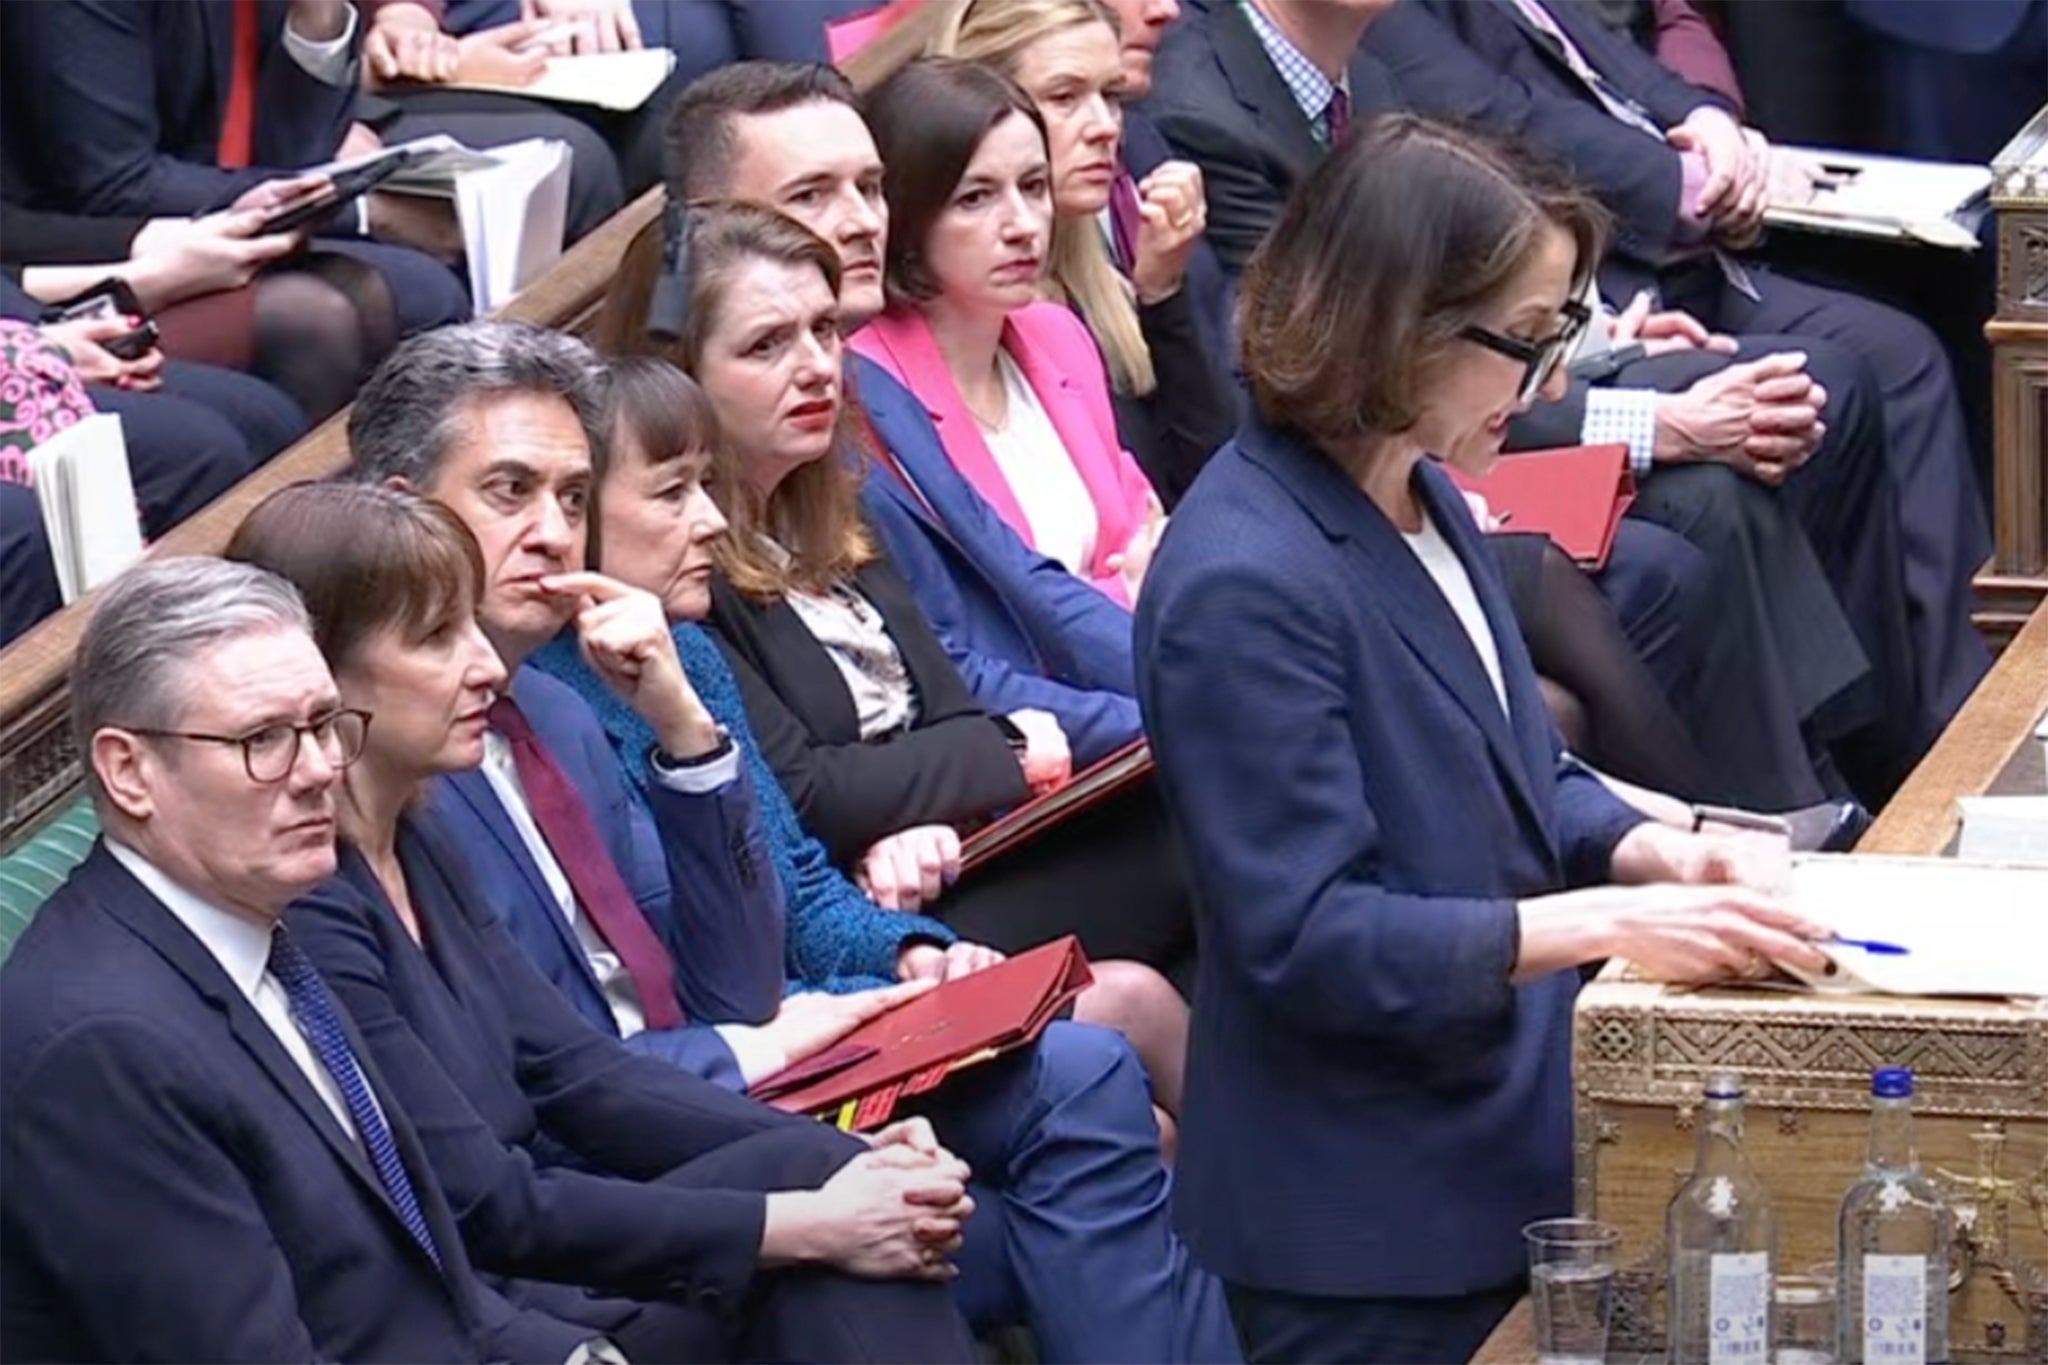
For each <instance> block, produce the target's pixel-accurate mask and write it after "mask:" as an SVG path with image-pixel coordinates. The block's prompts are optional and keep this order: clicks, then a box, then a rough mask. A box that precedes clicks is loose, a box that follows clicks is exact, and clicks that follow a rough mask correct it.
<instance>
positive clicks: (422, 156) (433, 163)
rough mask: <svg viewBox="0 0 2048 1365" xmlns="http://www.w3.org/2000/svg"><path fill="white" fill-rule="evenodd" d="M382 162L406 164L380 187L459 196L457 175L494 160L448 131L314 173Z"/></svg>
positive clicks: (442, 196)
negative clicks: (463, 143) (463, 142)
mask: <svg viewBox="0 0 2048 1365" xmlns="http://www.w3.org/2000/svg"><path fill="white" fill-rule="evenodd" d="M381 161H397V162H400V163H402V164H401V165H400V166H399V168H398V169H397V170H395V171H393V172H392V173H391V174H390V176H389V177H387V178H386V179H384V180H381V181H379V182H378V184H377V188H378V189H380V190H390V191H391V192H393V193H394V194H419V195H426V196H428V197H430V198H435V199H452V198H454V197H455V177H456V176H458V175H460V174H461V173H462V172H464V171H474V170H482V169H484V168H486V167H488V166H490V165H491V164H492V163H491V153H489V152H478V151H472V150H471V149H470V148H468V147H465V146H463V145H462V144H461V143H459V142H457V141H456V140H455V139H454V138H452V137H449V136H448V135H447V134H446V133H436V134H434V135H433V136H432V137H417V138H414V139H412V141H410V142H394V143H392V144H391V145H390V146H389V147H385V148H382V149H380V150H378V151H374V152H371V153H370V154H369V155H368V156H358V157H352V158H350V159H349V160H347V161H330V162H328V163H327V164H326V165H324V166H314V167H312V168H311V173H317V174H320V175H329V176H333V175H340V174H342V173H343V172H346V171H354V170H359V169H361V168H362V167H365V166H374V165H376V164H377V163H378V162H381Z"/></svg>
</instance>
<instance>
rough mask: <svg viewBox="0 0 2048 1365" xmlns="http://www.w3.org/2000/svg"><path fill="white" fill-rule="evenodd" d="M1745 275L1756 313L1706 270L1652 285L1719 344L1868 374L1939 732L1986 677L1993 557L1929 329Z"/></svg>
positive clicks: (1926, 691) (1777, 278) (1957, 413)
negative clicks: (1985, 586) (1982, 622)
mask: <svg viewBox="0 0 2048 1365" xmlns="http://www.w3.org/2000/svg"><path fill="white" fill-rule="evenodd" d="M1750 275H1751V277H1752V279H1753V281H1754V283H1755V285H1756V288H1757V291H1758V293H1759V295H1760V298H1761V302H1758V301H1755V300H1752V299H1750V298H1748V297H1747V296H1746V295H1744V294H1742V293H1741V292H1739V291H1738V290H1736V289H1735V288H1733V287H1732V286H1731V285H1729V284H1728V282H1727V280H1726V279H1725V278H1724V277H1723V276H1722V274H1721V272H1720V270H1718V269H1717V268H1715V267H1714V266H1713V265H1712V264H1711V263H1700V264H1696V265H1693V266H1690V267H1687V268H1684V269H1682V270H1678V271H1667V272H1666V274H1665V276H1664V278H1663V279H1662V280H1661V281H1660V283H1661V285H1662V288H1663V291H1664V303H1665V305H1666V306H1667V307H1672V308H1683V309H1685V310H1686V311H1687V312H1690V313H1692V314H1693V315H1694V316H1696V317H1698V318H1699V319H1700V320H1701V321H1702V322H1704V323H1706V324H1707V325H1708V326H1709V327H1713V328H1716V329H1718V330H1721V331H1725V332H1731V333H1750V334H1758V333H1778V334H1784V335H1790V336H1810V337H1819V338H1822V339H1825V340H1829V341H1833V342H1835V343H1836V344H1837V345H1839V346H1840V347H1841V348H1842V349H1843V350H1845V351H1847V352H1849V353H1850V354H1852V355H1855V356H1857V357H1860V358H1861V359H1862V360H1863V362H1864V363H1865V364H1866V365H1867V366H1868V367H1869V372H1870V374H1871V376H1872V377H1873V379H1874V380H1875V382H1876V386H1877V392H1878V397H1879V404H1880V408H1881V410H1882V413H1883V422H1884V435H1885V441H1884V449H1885V465H1886V468H1887V470H1888V472H1889V474H1890V477H1891V482H1892V488H1893V491H1894V493H1895V495H1896V496H1897V498H1898V506H1899V516H1900V530H1901V534H1902V549H1903V552H1904V558H1905V589H1906V608H1907V625H1908V630H1909V632H1910V634H1911V638H1912V641H1913V652H1914V656H1915V658H1916V660H1917V661H1918V664H1919V668H1920V682H1921V696H1922V698H1923V702H1924V704H1925V705H1926V706H1927V707H1928V708H1929V709H1930V712H1931V715H1932V716H1933V717H1934V718H1938V719H1939V720H1941V721H1942V722H1943V723H1945V722H1946V719H1947V717H1949V716H1952V715H1954V714H1955V712H1956V710H1957V709H1958V708H1959V707H1961V705H1962V703H1963V701H1964V699H1965V698H1967V697H1968V696H1969V694H1970V690H1971V689H1972V688H1974V687H1975V686H1976V684H1977V680H1978V679H1979V678H1981V677H1982V676H1983V675H1984V671H1985V670H1986V669H1987V668H1988V667H1989V666H1990V655H1989V653H1988V652H1987V651H1986V650H1985V648H1984V643H1983V641H1982V640H1980V639H1979V638H1978V637H1977V633H1976V631H1975V629H1974V628H1973V627H1972V626H1971V624H1970V604H1971V597H1970V580H1971V577H1972V576H1973V575H1974V574H1975V573H1976V571H1977V569H1978V568H1979V567H1980V566H1981V565H1982V564H1983V563H1984V561H1985V559H1986V558H1987V557H1988V556H1989V555H1990V553H1991V532H1990V527H1989V525H1988V524H1987V522H1986V520H1985V516H1984V505H1983V502H1982V501H1981V500H1980V497H1979V495H1978V491H1977V486H1976V475H1975V473H1974V472H1973V469H1972V464H1971V459H1970V451H1969V442H1968V439H1967V437H1966V435H1965V433H1964V429H1963V418H1962V411H1961V409H1960V408H1959V407H1958V406H1957V402H1956V391H1955V384H1954V382H1953V380H1952V379H1951V378H1950V373H1949V367H1948V362H1947V360H1946V358H1945V357H1944V356H1943V354H1942V350H1941V346H1940V345H1939V343H1937V342H1936V341H1935V339H1934V337H1933V335H1932V334H1931V333H1929V332H1928V330H1927V328H1926V327H1924V326H1923V325H1921V324H1920V323H1919V322H1918V321H1916V320H1914V319H1913V318H1910V317H1908V316H1906V315H1905V314H1903V313H1900V312H1898V311H1896V310H1895V309H1892V308H1888V307H1886V306H1885V305H1883V304H1880V303H1873V302H1871V301H1870V300H1868V299H1864V298H1861V297H1858V296H1857V295H1855V294H1849V293H1842V292H1839V291H1836V290H1831V289H1822V288H1819V287H1818V286H1815V285H1810V284H1807V283H1804V282H1803V281H1800V280H1795V279H1792V278H1791V277H1789V276H1785V275H1780V274H1777V273H1775V272H1773V271H1769V270H1765V269H1762V268H1757V267H1752V268H1751V270H1750ZM1937 728H1938V727H1937Z"/></svg>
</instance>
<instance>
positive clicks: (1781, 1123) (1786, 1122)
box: [1778, 1109, 1803, 1137]
mask: <svg viewBox="0 0 2048 1365" xmlns="http://www.w3.org/2000/svg"><path fill="white" fill-rule="evenodd" d="M1802 1123H1803V1120H1802V1119H1801V1117H1800V1114H1799V1111H1798V1110H1797V1109H1780V1110H1779V1111H1778V1131H1779V1132H1781V1133H1783V1134H1784V1135H1785V1136H1786V1137H1791V1136H1792V1135H1793V1134H1794V1133H1797V1132H1798V1131H1799V1129H1800V1127H1801V1125H1802Z"/></svg>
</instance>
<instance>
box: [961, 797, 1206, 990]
mask: <svg viewBox="0 0 2048 1365" xmlns="http://www.w3.org/2000/svg"><path fill="white" fill-rule="evenodd" d="M931 913H932V914H934V915H936V916H937V917H938V918H940V919H942V920H944V921H945V922H946V924H947V925H948V926H950V927H951V928H952V929H953V930H954V931H955V932H956V933H958V934H959V935H960V936H961V937H962V938H966V939H971V940H972V941H974V942H976V943H986V944H988V945H989V946H990V947H991V948H997V949H1000V950H1001V951H1003V952H1005V953H1020V952H1023V951H1024V950H1025V949H1026V948H1034V947H1036V946H1038V945H1039V944H1041V943H1045V942H1048V941H1049V940H1052V939H1055V938H1058V937H1060V936H1061V935H1063V934H1072V935H1074V936H1075V937H1077V938H1079V939H1080V940H1081V946H1082V947H1083V948H1085V949H1087V951H1088V956H1090V957H1092V958H1102V959H1107V958H1129V959H1133V960H1136V961H1139V962H1146V963H1150V964H1151V965H1152V966H1154V967H1157V968H1158V969H1159V970H1160V971H1162V972H1164V973H1166V974H1167V976H1169V977H1171V978H1173V979H1174V981H1175V984H1177V985H1180V986H1181V988H1182V990H1183V991H1186V990H1187V989H1188V984H1189V982H1190V981H1191V979H1192V965H1193V961H1194V952H1195V924H1194V904H1193V899H1192V897H1191V896H1190V894H1189V891H1188V882H1187V874H1186V872H1185V870H1184V867H1183V862H1182V858H1181V856H1180V847H1179V844H1178V843H1177V842H1176V836H1175V835H1174V833H1173V829H1172V826H1171V824H1170V823H1169V822H1168V820H1167V818H1166V811H1165V809H1164V807H1163V806H1161V804H1160V801H1159V793H1158V789H1157V787H1156V786H1155V785H1154V784H1153V783H1151V782H1149V781H1147V782H1142V783H1139V784H1138V785H1136V786H1133V787H1131V788H1128V789H1127V790H1125V791H1124V792H1122V793H1120V794H1118V795H1117V796H1115V797H1113V798H1111V799H1109V800H1107V801H1104V802H1102V803H1101V804H1099V805H1096V806H1092V807H1090V808H1088V809H1087V810H1084V811H1081V812H1078V813H1077V814H1075V815H1072V816H1070V817H1068V818H1067V819H1066V820H1064V821H1062V822H1061V823H1060V824H1058V825H1055V826H1053V827H1052V828H1051V829H1048V830H1046V831H1045V832H1044V833H1042V834H1040V835H1039V836H1038V837H1037V838H1036V839H1033V840H1030V841H1029V842H1027V843H1024V844H1021V845H1019V846H1018V847H1017V848H1015V849H1012V850H1011V851H1010V852H1009V853H1007V854H1005V855H1003V856H1002V857H1001V858H998V859H997V860H996V861H994V862H992V863H990V864H988V865H986V866H984V867H979V868H976V869H975V870H974V871H972V872H969V873H967V874H966V875H965V876H964V877H962V878H961V879H960V881H959V883H958V884H956V885H955V886H954V887H953V888H952V889H951V890H949V891H948V892H946V894H945V895H944V896H943V897H941V898H940V900H939V902H938V904H937V905H936V906H934V907H933V908H932V911H931Z"/></svg>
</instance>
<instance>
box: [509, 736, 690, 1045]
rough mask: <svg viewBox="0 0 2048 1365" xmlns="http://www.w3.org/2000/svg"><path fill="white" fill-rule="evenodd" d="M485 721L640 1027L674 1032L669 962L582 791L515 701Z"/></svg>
mask: <svg viewBox="0 0 2048 1365" xmlns="http://www.w3.org/2000/svg"><path fill="white" fill-rule="evenodd" d="M490 719H491V727H492V728H493V729H495V730H497V731H498V732H499V733H500V734H502V735H504V736H505V738H506V740H507V741H509V742H510V743H511V745H512V764H513V766H514V767H515V768H517V769H518V771H519V785H520V786H522V787H524V788H526V807H527V809H528V810H529V811H531V812H532V813H533V823H534V824H536V825H538V826H540V832H541V837H542V838H544V839H546V840H547V841H548V849H549V850H550V851H551V852H552V853H553V854H554V855H555V861H556V862H557V863H560V864H561V867H562V874H563V875H564V876H566V877H567V878H568V879H569V886H570V888H571V889H572V890H574V891H575V893H576V900H577V903H578V904H580V905H581V906H582V907H583V913H584V914H586V915H588V916H590V922H591V924H592V925H594V926H595V927H596V929H597V932H598V933H600V934H602V935H603V936H604V941H605V942H606V943H608V944H610V945H611V949H612V951H613V952H615V953H617V954H618V955H619V962H620V963H621V964H622V965H623V966H624V967H625V969H626V975H628V976H630V977H632V978H633V989H634V990H635V991H636V992H637V993H638V994H639V996H640V1008H641V1011H642V1012H643V1013H644V1014H645V1015H646V1016H647V1027H649V1028H679V1027H681V1025H682V1023H683V1010H682V1006H681V1005H679V1004H678V1003H677V1002H676V972H675V964H674V963H673V962H671V961H669V956H668V949H667V948H665V947H663V946H662V942H661V940H660V939H658V938H656V937H655V935H654V929H653V927H652V926H651V925H649V924H648V923H647V917H646V916H645V915H643V914H641V913H640V906H639V904H638V902H636V901H635V900H634V899H633V893H632V892H631V891H630V890H628V889H627V887H626V881H625V878H623V877H621V876H620V875H619V869H618V865H617V864H615V863H614V862H612V855H611V853H610V852H609V851H608V850H607V849H606V848H605V846H604V839H603V838H602V837H601V836H600V835H599V834H598V832H597V823H596V822H595V821H594V820H592V819H591V818H590V808H589V807H588V806H586V805H584V804H583V796H582V793H580V792H578V791H577V790H576V787H575V785H574V784H573V783H571V782H570V781H569V777H568V774H566V773H564V772H563V771H562V770H561V768H560V767H558V766H557V765H556V763H555V760H554V759H553V758H551V757H550V756H549V755H548V751H547V749H546V748H544V747H543V746H542V744H541V742H540V739H539V738H538V737H537V736H536V735H535V734H534V733H533V726H532V725H531V724H530V723H528V721H527V719H526V714H525V713H524V712H522V711H521V710H520V709H519V705H518V703H516V702H514V701H513V700H512V699H511V698H510V697H500V698H498V700H497V701H495V702H493V703H492V704H491V716H490Z"/></svg>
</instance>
